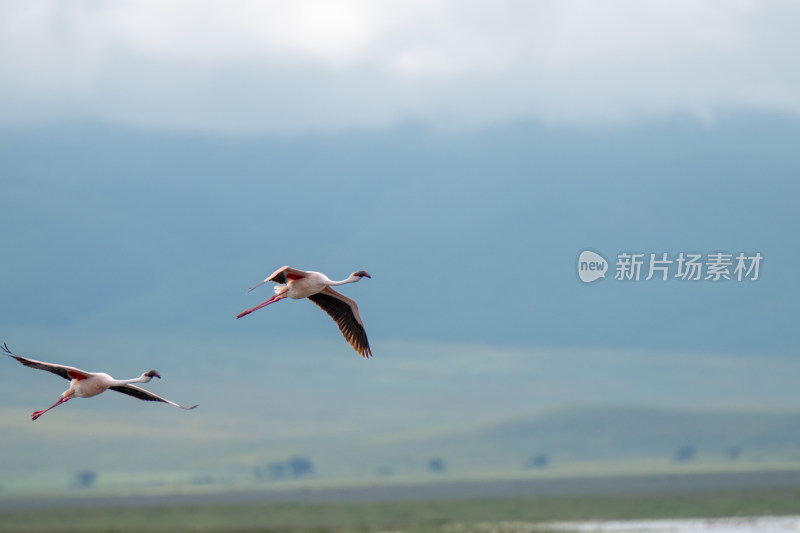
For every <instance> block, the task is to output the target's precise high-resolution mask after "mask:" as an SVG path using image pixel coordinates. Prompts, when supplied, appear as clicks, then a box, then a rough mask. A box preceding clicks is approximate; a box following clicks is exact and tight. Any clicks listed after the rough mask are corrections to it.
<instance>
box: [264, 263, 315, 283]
mask: <svg viewBox="0 0 800 533" xmlns="http://www.w3.org/2000/svg"><path fill="white" fill-rule="evenodd" d="M307 275H308V273H307V272H305V271H304V270H297V269H296V268H292V267H290V266H284V267H281V268H279V269H278V270H276V271H275V272H273V273H272V274H271V275H270V277H268V278H267V281H274V282H275V283H280V284H286V282H287V281H289V280H293V279H300V278H304V277H306V276H307Z"/></svg>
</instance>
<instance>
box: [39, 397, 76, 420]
mask: <svg viewBox="0 0 800 533" xmlns="http://www.w3.org/2000/svg"><path fill="white" fill-rule="evenodd" d="M67 400H69V398H67V397H65V396H62V397H61V398H59V399H58V401H57V402H56V403H54V404H53V405H51V406H50V407H48V408H47V409H45V410H43V411H34V412H33V414H32V415H31V420H36V419H37V418H39V417H40V416H42V415H43V414H45V413H46V412H47V411H49V410H50V409H52V408H53V407H55V406H56V405H61V404H62V403H64V402H66V401H67Z"/></svg>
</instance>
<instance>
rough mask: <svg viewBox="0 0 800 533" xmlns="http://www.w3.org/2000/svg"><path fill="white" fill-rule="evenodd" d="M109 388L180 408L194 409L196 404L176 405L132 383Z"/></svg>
mask: <svg viewBox="0 0 800 533" xmlns="http://www.w3.org/2000/svg"><path fill="white" fill-rule="evenodd" d="M109 389H111V390H115V391H117V392H121V393H122V394H127V395H128V396H133V397H134V398H139V399H140V400H144V401H146V402H164V403H168V404H170V405H174V406H175V407H180V408H181V409H194V408H195V407H197V405H198V404H195V405H193V406H191V407H184V406H182V405H178V404H177V403H175V402H171V401H169V400H167V399H166V398H162V397H161V396H159V395H158V394H153V393H152V392H150V391H147V390H144V389H142V388H139V387H136V386H134V385H114V386H113V387H109Z"/></svg>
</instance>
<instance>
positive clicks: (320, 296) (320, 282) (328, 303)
mask: <svg viewBox="0 0 800 533" xmlns="http://www.w3.org/2000/svg"><path fill="white" fill-rule="evenodd" d="M361 278H372V276H370V275H369V273H367V271H366V270H359V271H358V272H353V273H352V274H350V277H348V278H347V279H343V280H342V281H332V280H330V279H328V277H327V276H326V275H325V274H320V273H319V272H311V271H305V270H297V269H296V268H292V267H289V266H285V267H281V268H279V269H278V270H276V271H275V272H273V273H272V274H271V275H270V276H269V277H268V278H267V279H265V280H264V281H262V282H260V283H259V284H257V285H256V286H255V287H250V288H249V289H248V291H247V292H248V293H250V291H252V290H253V289H255V288H256V287H258V286H260V285H263V284H264V283H266V282H268V281H274V282H275V283H278V285H277V286H276V287H275V295H274V296H273V297H272V298H270V299H269V300H267V301H265V302H263V303H260V304H258V305H257V306H255V307H253V308H252V309H248V310H247V311H242V312H241V313H239V314H238V315H237V316H236V318H242V317H243V316H245V315H249V314H250V313H252V312H253V311H256V310H258V309H261V308H262V307H266V306H268V305H269V304H271V303H275V302H277V301H279V300H283V299H284V298H287V297H288V298H291V299H293V300H300V299H303V298H308V299H309V300H311V301H312V302H314V303H315V304H317V305H318V306H320V307H321V308H322V310H323V311H325V312H326V313H328V314H329V315H330V316H331V318H333V320H334V321H335V322H336V323H337V324H338V325H339V330H341V332H342V335H344V338H345V339H346V340H347V342H349V343H350V346H352V347H353V348H354V349H355V351H357V352H358V353H359V354H361V356H362V357H371V356H372V351H371V350H370V348H369V342H368V341H367V332H366V331H364V323H363V322H362V321H361V315H360V314H359V312H358V306H357V305H356V302H354V301H353V300H351V299H350V298H348V297H347V296H345V295H343V294H340V293H338V292H336V291H335V290H333V289H332V288H331V287H334V286H336V285H344V284H345V283H355V282H357V281H361Z"/></svg>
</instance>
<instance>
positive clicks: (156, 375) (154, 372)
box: [145, 370, 161, 379]
mask: <svg viewBox="0 0 800 533" xmlns="http://www.w3.org/2000/svg"><path fill="white" fill-rule="evenodd" d="M145 375H146V376H150V377H151V378H158V379H161V374H159V373H158V371H157V370H151V371H150V372H148V373H147V374H145Z"/></svg>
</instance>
